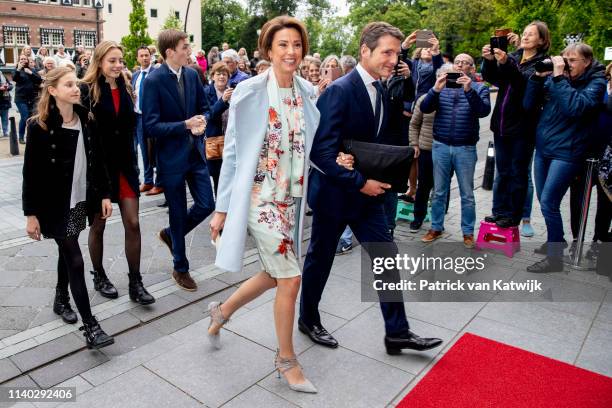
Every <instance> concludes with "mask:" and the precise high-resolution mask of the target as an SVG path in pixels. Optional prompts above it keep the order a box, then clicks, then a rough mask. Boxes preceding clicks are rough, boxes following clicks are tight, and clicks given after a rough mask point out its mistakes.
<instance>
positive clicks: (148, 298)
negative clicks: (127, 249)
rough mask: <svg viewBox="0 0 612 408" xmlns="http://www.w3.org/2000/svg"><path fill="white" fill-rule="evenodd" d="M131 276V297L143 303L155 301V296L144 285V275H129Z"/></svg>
mask: <svg viewBox="0 0 612 408" xmlns="http://www.w3.org/2000/svg"><path fill="white" fill-rule="evenodd" d="M128 276H129V278H130V284H129V287H128V289H129V293H130V299H132V300H133V301H134V302H136V303H139V304H141V305H150V304H152V303H155V298H154V297H153V296H152V295H151V294H150V293H149V292H147V290H146V289H145V287H144V285H143V284H142V277H141V276H140V274H138V275H131V274H130V275H128Z"/></svg>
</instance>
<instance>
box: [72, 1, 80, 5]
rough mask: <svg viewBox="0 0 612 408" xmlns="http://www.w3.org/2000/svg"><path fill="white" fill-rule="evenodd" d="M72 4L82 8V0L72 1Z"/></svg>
mask: <svg viewBox="0 0 612 408" xmlns="http://www.w3.org/2000/svg"><path fill="white" fill-rule="evenodd" d="M72 4H73V5H75V6H80V5H81V0H72Z"/></svg>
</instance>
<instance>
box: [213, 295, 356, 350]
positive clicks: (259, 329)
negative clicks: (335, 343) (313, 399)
mask: <svg viewBox="0 0 612 408" xmlns="http://www.w3.org/2000/svg"><path fill="white" fill-rule="evenodd" d="M297 312H298V308H297V307H296V313H297ZM321 319H322V320H323V321H324V322H325V328H326V329H327V330H328V331H329V332H334V331H335V330H336V329H338V328H339V327H340V326H342V325H343V324H345V323H346V320H344V319H341V318H339V317H335V316H332V315H329V314H327V313H325V312H322V313H321ZM297 320H298V319H297V315H296V317H295V320H294V323H293V333H294V336H293V345H294V348H295V352H296V353H298V354H299V353H301V352H303V351H304V350H306V349H308V348H309V347H312V345H313V343H312V341H311V340H310V339H309V338H308V337H307V336H306V335H304V334H302V333H300V332H299V331H298V329H297ZM224 327H225V329H227V330H229V331H232V332H234V333H236V334H238V335H240V336H242V337H245V338H247V339H249V340H251V341H254V342H255V343H257V344H261V345H262V346H264V347H267V348H268V349H270V350H272V351H274V350H276V349H277V348H278V340H277V337H276V329H275V326H274V302H272V301H270V302H267V303H265V304H263V305H262V306H260V307H258V308H256V309H254V310H251V311H248V312H246V313H244V314H243V315H242V316H239V317H234V318H232V320H230V322H229V323H227V324H226V325H225V326H224Z"/></svg>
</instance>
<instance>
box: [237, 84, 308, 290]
mask: <svg viewBox="0 0 612 408" xmlns="http://www.w3.org/2000/svg"><path fill="white" fill-rule="evenodd" d="M276 90H277V92H278V99H276V100H277V102H278V103H273V102H272V101H271V102H272V103H271V106H270V108H269V109H268V131H267V133H266V136H265V139H264V144H263V146H262V149H261V152H260V155H259V163H258V165H257V170H256V173H255V179H254V183H253V189H252V190H251V207H250V210H249V217H248V230H249V233H250V234H251V235H252V236H253V237H254V239H255V244H256V246H257V250H258V252H259V257H260V260H261V263H262V265H263V267H264V269H265V271H266V272H267V273H268V274H270V276H272V277H273V278H291V277H295V276H299V275H300V267H299V264H298V260H297V257H296V253H295V250H294V240H295V239H296V231H295V224H296V211H297V208H299V202H300V201H299V200H300V199H301V197H302V195H303V184H304V178H303V174H304V154H305V153H304V151H305V146H304V134H305V131H304V125H303V124H304V117H303V105H302V98H301V96H299V94H298V93H297V92H296V90H295V88H276ZM271 99H273V98H271ZM275 105H276V107H275Z"/></svg>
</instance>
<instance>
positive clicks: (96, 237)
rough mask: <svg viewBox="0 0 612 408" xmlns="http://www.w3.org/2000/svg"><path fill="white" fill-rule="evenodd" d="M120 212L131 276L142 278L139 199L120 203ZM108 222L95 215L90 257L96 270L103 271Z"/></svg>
mask: <svg viewBox="0 0 612 408" xmlns="http://www.w3.org/2000/svg"><path fill="white" fill-rule="evenodd" d="M119 211H120V212H121V220H122V221H123V229H124V230H125V257H126V259H127V262H128V268H129V274H130V276H138V277H139V276H140V224H139V221H138V199H137V198H126V199H123V200H120V201H119ZM105 228H106V220H103V219H101V218H100V214H96V215H94V220H93V223H92V225H91V228H90V229H89V256H90V257H91V263H92V265H93V268H94V270H96V271H103V270H104V267H103V266H102V256H103V253H104V229H105Z"/></svg>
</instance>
